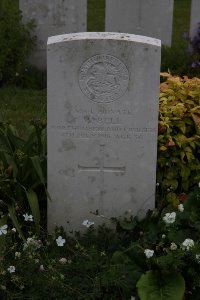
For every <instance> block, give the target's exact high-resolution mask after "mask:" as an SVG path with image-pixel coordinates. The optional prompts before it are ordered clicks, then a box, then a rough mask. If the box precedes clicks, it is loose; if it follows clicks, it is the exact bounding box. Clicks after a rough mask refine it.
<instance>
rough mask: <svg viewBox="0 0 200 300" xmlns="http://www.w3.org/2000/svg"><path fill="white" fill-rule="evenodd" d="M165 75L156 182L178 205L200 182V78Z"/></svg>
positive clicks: (162, 91) (162, 88) (162, 85)
mask: <svg viewBox="0 0 200 300" xmlns="http://www.w3.org/2000/svg"><path fill="white" fill-rule="evenodd" d="M162 75H163V76H164V77H165V78H167V80H166V82H164V83H162V84H161V86H160V90H161V92H160V113H159V136H158V161H157V166H158V167H157V179H158V182H159V183H161V188H163V189H164V191H165V192H168V194H167V199H168V200H169V201H172V202H175V203H176V202H177V200H178V198H177V196H176V194H175V193H177V194H181V193H184V192H185V193H187V192H188V191H189V190H190V189H191V188H192V187H193V186H195V185H196V184H197V182H199V181H200V79H198V78H193V79H188V77H186V76H185V77H184V78H183V79H181V78H180V77H172V76H171V75H170V74H168V73H165V74H164V73H163V74H162Z"/></svg>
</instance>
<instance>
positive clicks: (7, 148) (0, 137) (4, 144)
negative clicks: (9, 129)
mask: <svg viewBox="0 0 200 300" xmlns="http://www.w3.org/2000/svg"><path fill="white" fill-rule="evenodd" d="M0 152H6V153H9V154H10V155H13V150H12V147H11V145H10V142H9V140H8V138H7V136H6V134H5V132H4V131H3V130H2V129H1V128H0Z"/></svg>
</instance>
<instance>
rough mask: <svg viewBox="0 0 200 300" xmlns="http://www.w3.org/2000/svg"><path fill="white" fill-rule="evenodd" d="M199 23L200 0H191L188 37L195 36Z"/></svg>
mask: <svg viewBox="0 0 200 300" xmlns="http://www.w3.org/2000/svg"><path fill="white" fill-rule="evenodd" d="M199 23H200V0H192V6H191V15H190V37H193V36H195V34H196V32H197V29H198V24H199Z"/></svg>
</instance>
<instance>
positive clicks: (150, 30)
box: [105, 0, 198, 46]
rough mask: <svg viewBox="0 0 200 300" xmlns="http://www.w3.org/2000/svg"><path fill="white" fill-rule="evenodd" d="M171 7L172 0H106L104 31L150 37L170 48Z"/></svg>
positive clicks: (172, 4)
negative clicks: (159, 40)
mask: <svg viewBox="0 0 200 300" xmlns="http://www.w3.org/2000/svg"><path fill="white" fill-rule="evenodd" d="M197 1H198V0H197ZM173 7H174V0H123V1H122V0H106V25H105V26H106V31H113V32H128V33H133V34H139V35H145V36H150V37H154V38H158V39H161V41H162V44H164V45H167V46H171V36H172V23H173Z"/></svg>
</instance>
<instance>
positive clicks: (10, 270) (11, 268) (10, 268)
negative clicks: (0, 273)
mask: <svg viewBox="0 0 200 300" xmlns="http://www.w3.org/2000/svg"><path fill="white" fill-rule="evenodd" d="M7 270H8V272H10V273H15V267H14V266H10V267H9V268H8V269H7Z"/></svg>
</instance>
